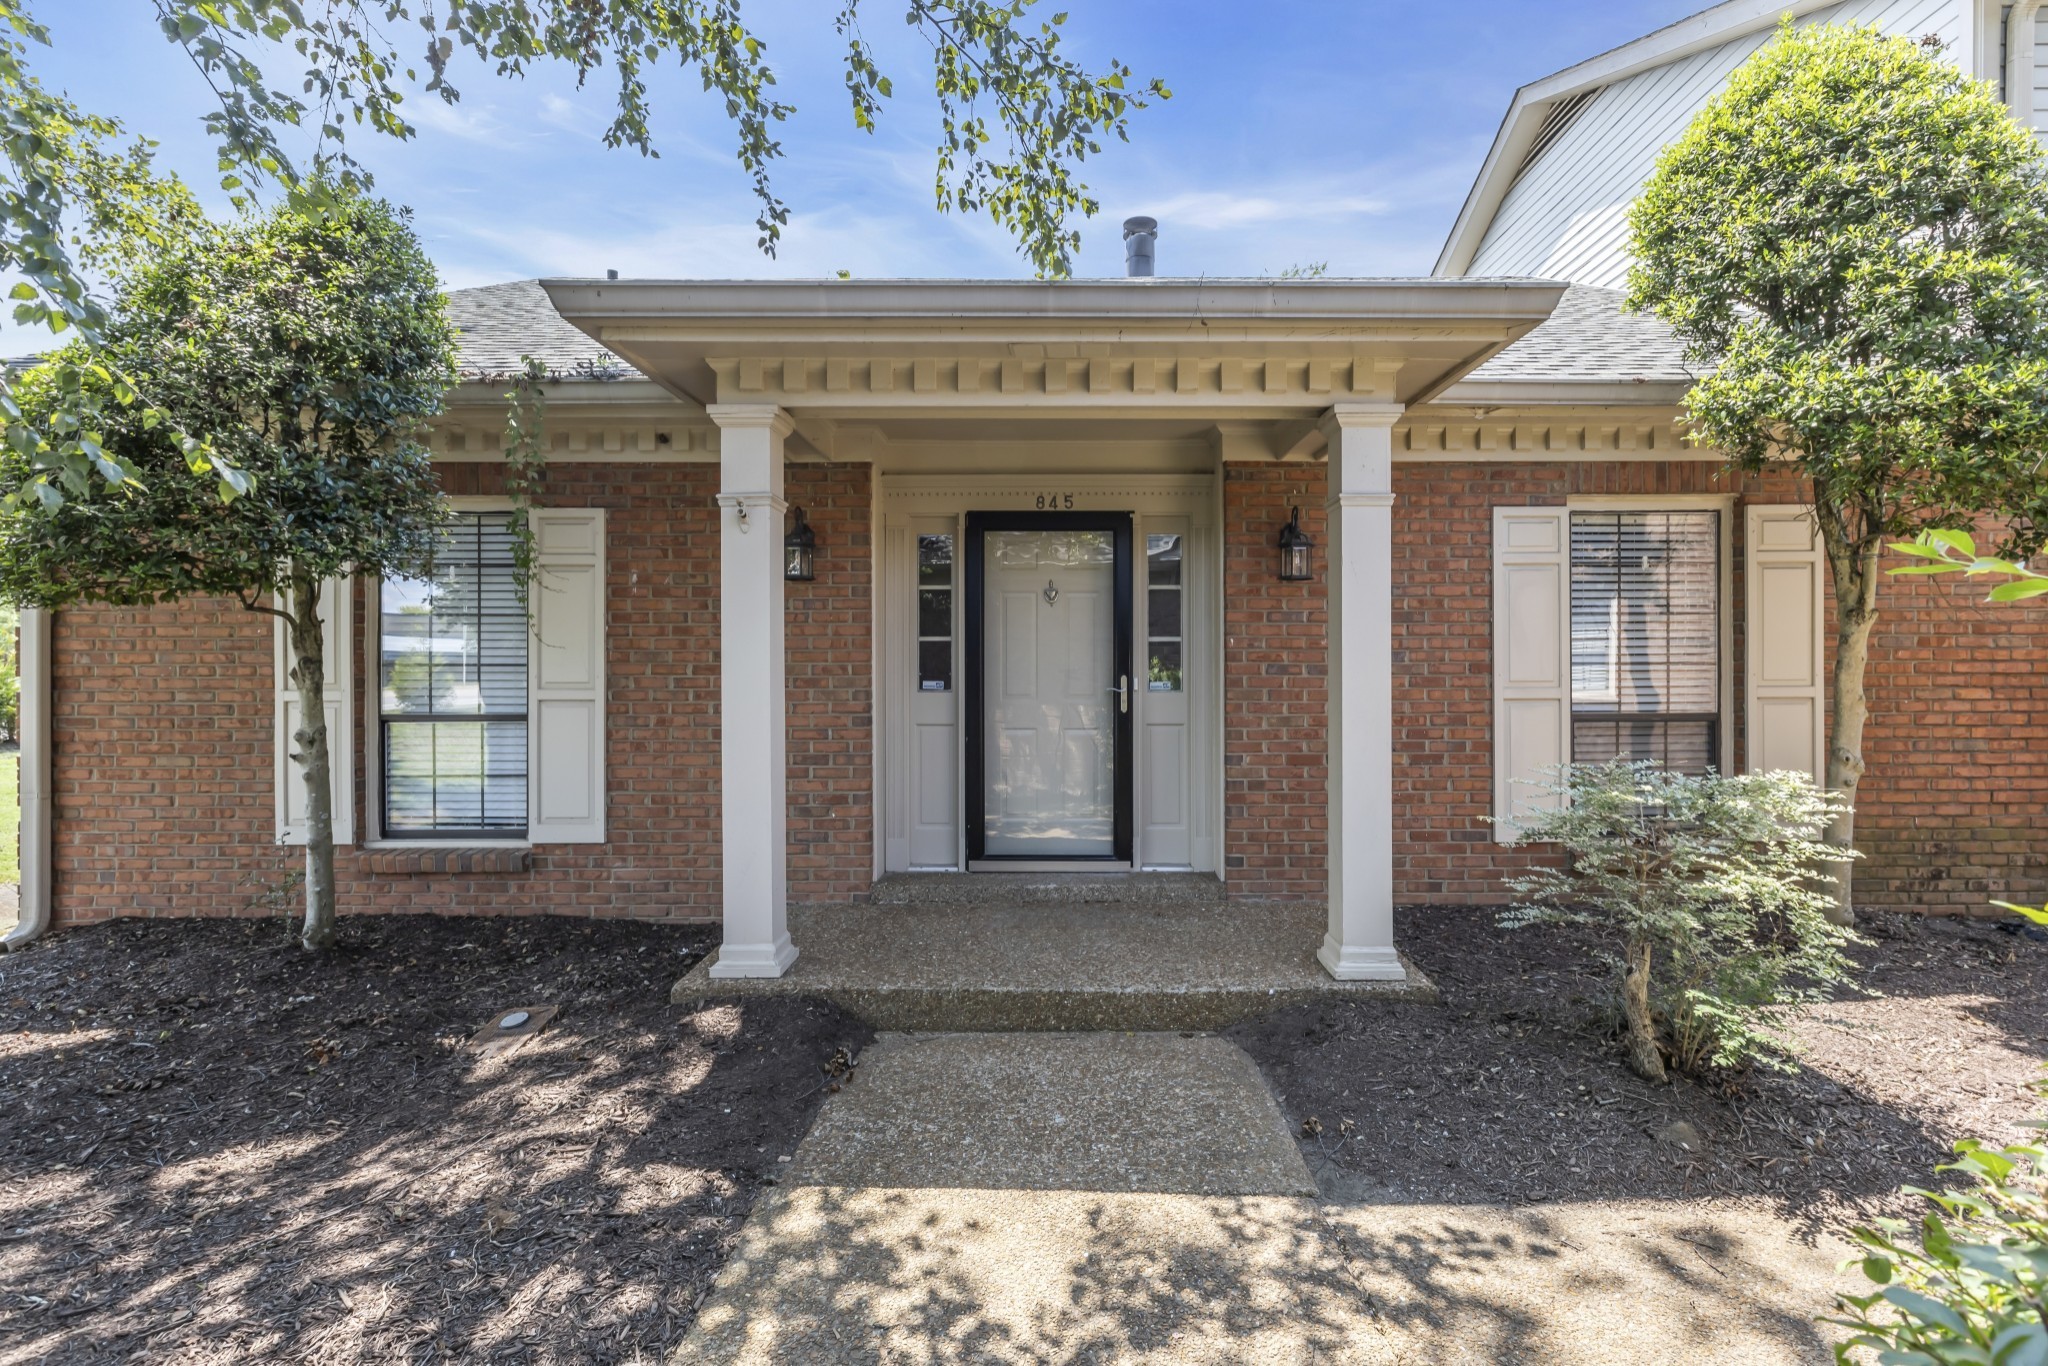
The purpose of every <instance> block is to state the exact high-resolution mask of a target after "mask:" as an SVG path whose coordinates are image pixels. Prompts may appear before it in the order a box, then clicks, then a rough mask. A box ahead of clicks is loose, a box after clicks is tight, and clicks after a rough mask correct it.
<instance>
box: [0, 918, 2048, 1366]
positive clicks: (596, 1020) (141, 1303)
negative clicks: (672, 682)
mask: <svg viewBox="0 0 2048 1366" xmlns="http://www.w3.org/2000/svg"><path fill="white" fill-rule="evenodd" d="M1866 932H1867V933H1868V934H1869V935H1870V936H1871V938H1872V940H1873V942H1872V944H1871V945H1870V946H1869V947H1868V948H1867V949H1865V950H1862V951H1861V954H1862V956H1863V958H1864V959H1865V960H1866V963H1867V968H1868V972H1867V977H1866V980H1867V981H1868V982H1869V983H1870V984H1871V985H1872V986H1874V987H1875V988H1877V989H1878V990H1879V991H1881V992H1882V993H1883V994H1882V995H1879V996H1871V997H1859V998H1854V999H1849V1000H1845V1001H1842V1002H1838V1003H1835V1004H1832V1005H1829V1006H1826V1007H1822V1008H1817V1009H1814V1010H1812V1011H1809V1012H1808V1013H1807V1015H1806V1016H1805V1018H1804V1019H1803V1020H1802V1022H1801V1024H1800V1026H1799V1031H1798V1032H1799V1035H1800V1038H1801V1039H1802V1041H1803V1042H1804V1044H1805V1046H1806V1049H1807V1055H1806V1061H1807V1067H1806V1069H1805V1070H1804V1071H1802V1072H1801V1073H1799V1074H1796V1075H1791V1076H1785V1075H1777V1074H1771V1073H1761V1072H1758V1073H1750V1074H1746V1075H1742V1076H1735V1077H1723V1078H1718V1079H1715V1080H1714V1081H1712V1082H1710V1083H1700V1082H1694V1081H1680V1082H1678V1083H1676V1084H1674V1085H1672V1086H1669V1087H1651V1086H1647V1085H1644V1084H1642V1083H1640V1082H1637V1081H1636V1080H1635V1079H1634V1078H1632V1077H1631V1076H1630V1075H1629V1074H1628V1072H1627V1071H1626V1069H1625V1068H1624V1067H1623V1065H1622V1062H1621V1057H1620V1051H1619V1048H1618V1046H1617V1045H1616V1043H1615V1040H1614V1038H1613V1031H1612V1029H1611V1027H1610V1025H1609V1024H1608V1022H1607V1020H1606V1019H1605V1018H1604V1016H1603V1014H1602V1012H1601V1010H1600V1008H1599V1006H1598V1001H1599V999H1600V998H1601V996H1602V994H1603V987H1604V980H1603V975H1602V969H1601V968H1600V967H1599V966H1598V964H1597V962H1595V961H1594V960H1593V959H1592V958H1591V956H1590V955H1589V954H1588V953H1587V952H1586V945H1585V944H1584V942H1583V941H1581V940H1578V939H1576V938H1575V937H1574V936H1572V935H1571V934H1568V933H1564V932H1559V931H1554V930H1529V931H1523V932H1518V933H1514V934H1507V933H1503V932H1501V931H1499V930H1497V929H1496V928H1495V927H1494V925H1493V917H1492V912H1489V911H1484V910H1437V909H1429V910H1416V911H1407V912H1403V913H1402V917H1401V921H1400V926H1399V939H1400V943H1401V945H1402V947H1403V949H1404V951H1406V952H1408V953H1409V954H1410V955H1411V956H1412V957H1413V958H1414V959H1415V960H1416V961H1417V962H1418V963H1419V964H1421V966H1422V967H1423V968H1424V969H1425V970H1426V971H1427V972H1428V973H1429V974H1430V976H1431V977H1432V978H1433V979H1434V980H1435V981H1436V982H1437V983H1438V985H1439V986H1440V987H1442V989H1443V992H1444V997H1445V1003H1444V1004H1443V1005H1442V1006H1418V1005H1405V1004H1404V1005H1380V1006H1355V1007H1339V1006H1320V1007H1311V1008H1304V1009H1302V1010H1294V1011H1285V1012H1280V1013H1277V1014H1275V1015H1272V1016H1268V1017H1266V1018H1264V1019H1262V1020H1258V1021H1253V1022H1251V1023H1249V1024H1246V1025H1244V1026H1241V1027H1239V1028H1237V1029H1235V1030H1232V1031H1230V1033H1229V1037H1230V1038H1232V1039H1233V1040H1234V1041H1235V1042H1237V1043H1238V1044H1240V1045H1241V1046H1243V1047H1244V1048H1245V1049H1246V1050H1247V1051H1249V1052H1250V1053H1251V1055H1252V1056H1253V1058H1254V1059H1256V1060H1257V1061H1258V1063H1259V1064H1260V1066H1261V1067H1262V1068H1263V1069H1264V1071H1265V1075H1266V1077H1267V1079H1268V1082H1269V1083H1270V1084H1271V1085H1272V1087H1273V1089H1274V1091H1275V1092H1276V1093H1277V1094H1278V1095H1279V1097H1280V1099H1281V1103H1282V1106H1283V1109H1284V1111H1285V1112H1286V1114H1287V1117H1288V1122H1289V1124H1290V1126H1292V1127H1294V1128H1295V1129H1296V1130H1297V1131H1300V1130H1301V1128H1302V1127H1303V1126H1304V1124H1305V1123H1306V1121H1308V1120H1309V1119H1311V1118H1313V1119H1314V1120H1315V1121H1316V1122H1315V1124H1314V1125H1312V1126H1309V1127H1310V1128H1312V1129H1313V1130H1315V1132H1313V1133H1311V1134H1309V1135H1307V1136H1305V1137H1303V1138H1302V1139H1301V1144H1302V1149H1303V1153H1304V1156H1305V1157H1307V1158H1308V1160H1309V1164H1310V1168H1311V1170H1312V1171H1313V1172H1314V1174H1315V1176H1316V1179H1317V1183H1318V1185H1319V1186H1320V1187H1321V1189H1322V1191H1323V1193H1324V1195H1325V1197H1326V1198H1329V1199H1331V1200H1334V1201H1339V1202H1346V1204H1347V1205H1348V1207H1349V1208H1351V1209H1352V1210H1353V1211H1354V1212H1356V1213H1357V1215H1358V1217H1360V1218H1366V1217H1368V1216H1369V1215H1370V1214H1371V1213H1372V1210H1373V1209H1374V1208H1375V1207H1379V1208H1384V1209H1386V1210H1387V1212H1388V1213H1389V1214H1390V1215H1392V1214H1398V1213H1400V1210H1399V1208H1397V1207H1403V1206H1407V1207H1412V1208H1415V1209H1419V1208H1421V1207H1423V1206H1424V1205H1431V1206H1438V1207H1443V1208H1449V1207H1452V1206H1458V1207H1465V1208H1470V1209H1477V1208H1480V1207H1499V1206H1506V1207H1509V1209H1508V1210H1507V1211H1505V1213H1506V1215H1507V1217H1510V1218H1512V1217H1514V1210H1515V1209H1518V1208H1519V1209H1527V1208H1528V1207H1530V1206H1533V1205H1537V1204H1539V1203H1546V1204H1548V1205H1551V1206H1557V1205H1559V1204H1572V1205H1573V1206H1574V1207H1575V1208H1590V1205H1589V1202H1608V1203H1607V1204H1606V1205H1602V1206H1600V1207H1599V1210H1598V1211H1595V1212H1602V1211H1605V1210H1608V1209H1614V1208H1623V1207H1626V1206H1627V1202H1630V1201H1635V1202H1645V1201H1648V1202H1667V1203H1666V1204H1664V1205H1660V1206H1659V1207H1660V1208H1670V1206H1669V1205H1668V1202H1671V1201H1674V1200H1675V1201H1678V1202H1680V1203H1681V1204H1683V1202H1685V1201H1686V1200H1687V1199H1688V1198H1698V1199H1702V1200H1704V1199H1707V1198H1710V1197H1711V1198H1713V1199H1715V1200H1717V1201H1720V1202H1722V1207H1723V1208H1734V1207H1736V1206H1738V1205H1740V1206H1743V1207H1748V1206H1749V1205H1753V1204H1754V1205H1760V1206H1764V1207H1768V1208H1769V1209H1770V1210H1772V1211H1775V1213H1774V1215H1773V1216H1772V1217H1773V1218H1776V1217H1779V1216H1784V1217H1789V1218H1790V1219H1791V1220H1792V1221H1793V1223H1792V1224H1791V1225H1789V1226H1788V1225H1772V1227H1790V1228H1793V1229H1795V1230H1799V1231H1800V1232H1799V1233H1798V1234H1796V1235H1795V1236H1799V1237H1801V1238H1808V1237H1812V1236H1814V1235H1817V1234H1818V1233H1819V1232H1820V1230H1821V1229H1822V1228H1823V1227H1825V1226H1828V1225H1833V1224H1837V1223H1839V1222H1840V1221H1841V1220H1842V1219H1844V1218H1845V1217H1847V1216H1848V1215H1849V1214H1851V1213H1852V1212H1855V1211H1859V1210H1861V1211H1866V1212H1867V1211H1869V1210H1871V1209H1873V1208H1875V1207H1876V1206H1877V1205H1879V1204H1881V1203H1885V1202H1888V1201H1889V1200H1890V1199H1891V1197H1892V1193H1893V1192H1894V1191H1895V1190H1896V1189H1897V1187H1899V1186H1900V1185H1901V1184H1904V1183H1907V1182H1925V1181H1927V1180H1928V1179H1929V1178H1930V1174H1931V1172H1932V1168H1933V1166H1934V1164H1935V1163H1937V1162H1938V1161H1940V1160H1941V1159H1942V1158H1943V1157H1944V1155H1945V1154H1946V1152H1947V1148H1948V1145H1949V1144H1950V1142H1952V1141H1953V1139H1955V1138H1956V1137H1959V1136H1962V1135H1966V1134H1972V1135H1982V1136H1987V1137H1993V1138H2002V1137H2014V1136H2018V1135H2020V1134H2021V1133H2022V1132H2023V1131H2022V1130H2021V1128H2020V1125H2021V1123H2022V1121H2024V1120H2025V1119H2026V1118H2027V1117H2028V1115H2029V1114H2030V1113H2032V1112H2033V1111H2034V1110H2035V1109H2036V1103H2035V1101H2034V1097H2033V1096H2032V1094H2031V1092H2030V1091H2029V1090H2028V1089H2027V1083H2028V1082H2029V1081H2030V1080H2031V1079H2033V1078H2034V1077H2035V1076H2036V1075H2037V1074H2038V1072H2039V1069H2040V1060H2041V1058H2042V1057H2043V1056H2044V1050H2048V942H2043V941H2041V940H2039V939H2036V938H2033V937H2030V936H2029V935H2026V934H2016V933H2009V932H2007V931H2005V930H2002V929H2000V928H1998V927H1996V926H1994V925H1991V924H1989V923H1986V922H1981V921H1979V922H1957V921H1939V920H1913V919H1886V920H1878V921H1875V922H1872V923H1869V924H1868V925H1867V926H1866ZM344 939H345V943H344V946H343V947H342V949H341V950H340V951H339V952H338V953H337V954H336V955H335V956H334V957H333V958H332V959H331V960H328V961H325V962H323V961H319V960H313V959H308V958H307V957H306V956H305V955H303V954H301V953H300V952H299V950H298V949H297V948H296V947H295V945H294V944H293V943H292V942H291V941H290V940H289V939H288V938H287V937H286V936H285V934H284V932H283V929H282V927H281V924H280V923H279V922H277V921H268V922H261V923H252V922H248V921H203V922H190V921H187V922H180V923H148V922H125V923H117V924H114V925H110V926H104V927H100V928H96V929H92V930H88V931H81V932H77V933H72V934H65V935H59V936H55V937H53V938H52V939H51V940H49V941H48V942H46V943H45V944H43V945H40V946H37V947H35V948H33V949H31V950H29V951H27V952H24V953H20V954H14V955H9V956H6V957H0V1116H4V1125H0V1135H4V1139H5V1142H4V1144H0V1363H12V1362H27V1361H37V1362H42V1361H50V1362H62V1363H70V1362H98V1361H151V1360H165V1361H178V1362H199V1363H220V1362H254V1361H265V1362H267V1361H276V1360H303V1361H313V1362H357V1361H377V1362H384V1361H406V1362H427V1361H445V1360H461V1361H493V1362H496V1361H506V1362H569V1361H575V1362H585V1361H589V1362H606V1361H618V1362H626V1361H660V1360H666V1359H673V1349H674V1348H675V1346H676V1344H677V1343H678V1342H679V1341H680V1339H681V1338H682V1335H683V1333H684V1331H685V1329H686V1328H687V1327H688V1326H689V1325H690V1323H691V1322H692V1320H693V1318H694V1317H695V1315H696V1314H697V1312H698V1309H699V1307H700V1306H701V1305H702V1304H703V1302H704V1297H705V1296H706V1294H707V1292H708V1289H709V1283H710V1279H711V1276H712V1275H713V1274H714V1273H715V1272H716V1271H717V1270H718V1269H719V1267H720V1266H721V1265H722V1264H724V1262H725V1261H726V1259H727V1257H728V1256H729V1254H730V1253H731V1250H732V1248H733V1246H734V1242H735V1238H736V1235H737V1233H738V1230H739V1226H740V1223H741V1221H742V1220H743V1219H744V1218H745V1217H746V1215H747V1214H748V1212H749V1210H750V1209H751V1208H752V1207H753V1205H754V1203H755V1201H756V1199H757V1197H758V1196H759V1195H760V1193H761V1192H762V1189H763V1187H764V1186H765V1185H766V1184H768V1183H769V1182H772V1181H774V1180H775V1179H776V1178H777V1176H778V1175H779V1174H780V1173H781V1172H783V1171H784V1170H786V1168H785V1166H784V1164H783V1162H782V1161H781V1159H782V1158H784V1157H787V1156H790V1155H792V1154H793V1153H794V1152H795V1146H796V1142H797V1140H798V1139H799V1138H800V1137H801V1136H802V1134H803V1133H804V1132H805V1130H806V1129H807V1128H808V1127H809V1126H810V1124H811V1121H812V1118H813V1117H814V1115H815V1113H816V1111H817V1108H818V1106H819V1105H820V1104H821V1103H822V1102H823V1101H824V1099H825V1097H826V1095H827V1094H828V1093H829V1092H830V1090H831V1088H832V1087H833V1086H834V1085H836V1083H835V1081H834V1080H833V1077H834V1076H835V1075H836V1073H837V1071H838V1069H841V1068H843V1067H844V1065H845V1064H846V1062H847V1061H848V1060H850V1058H852V1057H856V1056H857V1055H858V1053H859V1050H860V1049H861V1048H862V1047H864V1046H865V1045H866V1043H867V1042H868V1040H869V1035H868V1032H867V1031H866V1030H865V1029H864V1028H862V1027H861V1026H859V1025H858V1024H856V1023H855V1022H853V1021H851V1020H849V1019H847V1018H846V1017H844V1016H842V1015H840V1014H838V1013H837V1012H836V1011H833V1010H832V1009H830V1008H829V1007H824V1006H820V1005H816V1004H811V1003H806V1002H803V1001H791V1000H770V999H761V1000H758V1001H755V1002H751V1003H749V1004H747V1005H746V1006H745V1007H744V1008H741V1007H738V1006H720V1007H714V1008H711V1009H707V1010H704V1011H701V1012H697V1013H690V1012H686V1011H683V1010H680V1009H677V1008H675V1007H671V1006H669V1005H668V1004H666V997H667V990H668V987H669V985H670V984H671V983H672V982H673V981H674V980H675V978H676V977H677V976H678V975H680V974H681V973H682V971H683V970H684V969H685V968H687V967H688V966H689V965H690V964H691V963H692V962H693V961H695V959H696V958H697V957H698V956H699V955H701V954H702V953H703V952H704V951H705V949H706V948H707V947H708V943H709V940H710V935H709V934H708V933H707V932H705V931H701V930H692V929H684V928H676V927H666V928H665V927H659V926H647V925H634V924H620V923H606V922H597V923H593V922H589V921H581V920H575V921H570V920H551V919H518V920H512V919H507V920H438V919H429V918H403V919H363V920H353V921H349V922H346V923H345V926H344ZM531 1005H557V1006H560V1007H561V1014H560V1015H558V1016H557V1017H555V1019H554V1020H552V1021H551V1022H550V1023H549V1024H548V1026H547V1028H546V1029H545V1031H544V1032H543V1033H541V1034H540V1035H539V1036H538V1037H537V1038H536V1039H535V1040H533V1041H532V1042H531V1043H529V1044H527V1045H526V1046H525V1047H523V1048H521V1049H518V1050H516V1051H513V1052H510V1053H508V1054H506V1055H504V1056H502V1057H496V1058H486V1057H481V1056H479V1055H478V1054H476V1053H474V1052H472V1051H470V1050H468V1049H467V1048H466V1047H465V1042H466V1040H467V1039H468V1037H469V1035H470V1034H471V1033H472V1031H474V1030H475V1029H476V1028H477V1027H478V1026H479V1025H480V1024H482V1023H483V1022H484V1021H486V1020H488V1019H490V1018H492V1017H493V1016H494V1015H495V1013H496V1012H498V1011H500V1010H503V1009H507V1008H510V1007H514V1006H531ZM1685 1126H1690V1128H1689V1129H1688V1128H1686V1127H1685ZM1574 1202H1575V1203H1574ZM1729 1202H1733V1203H1732V1204H1731V1203H1729ZM1338 1209H1339V1206H1336V1205H1332V1206H1325V1207H1324V1210H1325V1213H1326V1214H1331V1212H1333V1211H1336V1210H1338ZM1589 1217H1590V1216H1589ZM1347 1236H1349V1235H1347ZM1361 1236H1362V1235H1361ZM1686 1236H1688V1237H1690V1236H1693V1235H1690V1234H1688V1235H1686ZM833 1255H837V1252H834V1253H833ZM1802 1322H1803V1320H1802Z"/></svg>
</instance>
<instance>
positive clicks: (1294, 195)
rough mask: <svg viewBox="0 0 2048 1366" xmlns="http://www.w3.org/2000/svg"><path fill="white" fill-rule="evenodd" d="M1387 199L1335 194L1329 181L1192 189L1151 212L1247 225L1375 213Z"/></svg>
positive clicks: (1217, 224)
mask: <svg viewBox="0 0 2048 1366" xmlns="http://www.w3.org/2000/svg"><path fill="white" fill-rule="evenodd" d="M1388 208H1389V206H1388V204H1387V201H1385V200H1384V199H1377V198H1374V197H1372V196H1369V195H1348V194H1331V193H1330V187H1329V184H1328V182H1321V183H1318V184H1315V185H1313V186H1306V187H1298V188H1295V189H1292V190H1283V191H1270V190H1269V191H1265V192H1259V191H1250V190H1244V191H1233V190H1194V191H1189V192H1185V193H1182V194H1177V195H1174V196H1172V197H1171V198H1168V199H1165V200H1162V201H1161V202H1160V203H1159V205H1158V206H1157V207H1156V208H1155V209H1154V210H1153V211H1152V213H1153V216H1154V217H1156V218H1159V219H1161V220H1162V221H1164V220H1168V219H1171V220H1174V221H1176V222H1179V223H1181V224H1183V225H1184V226H1185V227H1187V228H1190V229H1204V228H1206V229H1225V228H1247V227H1253V226H1255V225H1258V224H1262V223H1284V222H1290V221H1298V220H1303V219H1332V218H1377V217H1380V216H1381V215H1383V214H1385V213H1386V212H1387V211H1388Z"/></svg>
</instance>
